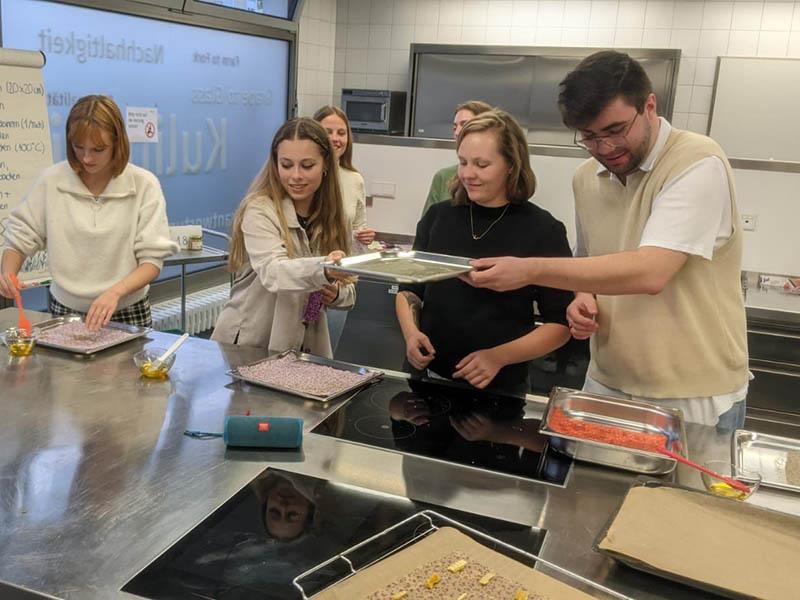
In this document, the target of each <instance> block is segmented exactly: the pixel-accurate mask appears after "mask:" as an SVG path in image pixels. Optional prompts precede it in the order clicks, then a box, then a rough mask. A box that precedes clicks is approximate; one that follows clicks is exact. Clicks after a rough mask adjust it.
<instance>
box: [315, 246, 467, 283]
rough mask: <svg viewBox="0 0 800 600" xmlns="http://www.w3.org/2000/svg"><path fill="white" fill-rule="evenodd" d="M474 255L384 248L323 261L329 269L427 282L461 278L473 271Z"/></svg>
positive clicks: (371, 277) (380, 277)
mask: <svg viewBox="0 0 800 600" xmlns="http://www.w3.org/2000/svg"><path fill="white" fill-rule="evenodd" d="M471 260H473V259H471V258H464V257H460V256H447V255H446V254H434V253H432V252H418V251H416V250H384V251H382V252H371V253H369V254H359V255H357V256H347V257H345V258H343V259H342V260H341V261H339V262H338V263H333V262H324V263H322V264H323V265H324V266H325V267H326V268H328V269H335V270H339V271H344V272H346V273H354V274H356V275H361V276H363V277H365V278H367V279H378V280H381V281H393V282H395V283H428V282H431V281H441V280H443V279H451V278H453V277H458V276H459V275H461V274H462V273H467V272H469V271H472V269H473V267H471V266H470V264H469V262H470V261H471Z"/></svg>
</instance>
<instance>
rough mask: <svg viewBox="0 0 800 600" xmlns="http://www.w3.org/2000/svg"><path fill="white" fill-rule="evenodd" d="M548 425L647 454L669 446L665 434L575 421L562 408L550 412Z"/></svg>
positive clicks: (559, 430)
mask: <svg viewBox="0 0 800 600" xmlns="http://www.w3.org/2000/svg"><path fill="white" fill-rule="evenodd" d="M548 424H549V426H550V428H551V429H552V430H553V431H555V432H557V433H562V434H564V435H569V436H572V437H575V438H580V439H584V440H590V441H593V442H602V443H605V444H612V445H614V446H622V447H624V448H632V449H634V450H644V451H645V452H656V453H658V451H659V449H661V448H665V447H666V445H667V436H666V435H664V434H660V433H648V432H645V431H629V430H627V429H623V428H621V427H614V426H613V425H604V424H602V423H590V422H588V421H583V420H580V419H573V418H572V417H570V416H569V415H568V414H567V413H565V412H564V411H563V410H562V409H561V408H554V409H553V410H552V411H551V412H550V416H549V417H548ZM673 450H674V451H675V452H679V451H680V450H679V449H678V448H673Z"/></svg>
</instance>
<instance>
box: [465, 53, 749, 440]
mask: <svg viewBox="0 0 800 600" xmlns="http://www.w3.org/2000/svg"><path fill="white" fill-rule="evenodd" d="M558 103H559V108H560V110H561V114H562V117H563V120H564V123H565V125H567V127H570V128H572V129H574V130H575V132H576V133H575V142H576V143H577V144H578V145H579V146H582V147H583V148H586V149H587V150H588V151H589V153H590V154H591V155H592V157H591V158H590V159H589V160H587V161H586V162H585V163H583V164H582V165H581V166H580V167H578V170H577V171H576V173H575V176H574V179H573V191H574V196H575V209H576V229H577V233H578V244H577V251H576V254H577V255H578V256H579V257H578V258H514V257H501V258H491V259H484V260H479V261H475V262H474V263H473V264H474V266H475V267H476V268H477V269H478V270H477V271H473V272H472V273H470V274H469V276H468V277H467V278H466V279H467V280H468V281H470V282H471V283H472V284H473V285H475V286H478V287H479V288H483V289H493V290H511V289H515V288H519V287H522V286H529V285H532V284H534V285H547V286H552V287H557V288H561V289H565V290H573V291H574V292H576V294H575V299H574V300H573V302H572V303H571V304H570V307H569V310H568V311H567V319H568V321H569V324H570V327H571V331H572V334H573V335H574V336H575V337H577V338H579V339H585V338H587V337H591V342H590V343H591V363H590V365H589V372H588V374H587V377H586V382H585V386H584V389H585V390H586V391H590V392H598V393H603V394H610V395H615V396H621V397H627V398H634V399H637V400H642V401H646V402H650V403H652V404H656V405H662V406H669V407H679V408H681V409H682V410H683V413H684V417H685V418H686V419H687V420H688V421H691V422H695V423H702V424H706V425H715V424H716V425H717V428H718V429H719V430H721V431H726V432H727V431H731V430H732V429H734V428H736V427H741V426H742V424H743V423H744V414H745V413H744V409H745V396H746V395H747V387H748V381H749V378H750V373H749V371H748V357H747V333H746V319H745V311H744V303H743V300H742V290H741V280H740V275H741V260H742V233H741V229H740V227H739V215H738V212H737V209H736V193H735V188H734V183H733V173H732V171H731V167H730V164H729V163H728V159H727V158H726V156H725V153H724V152H723V151H722V149H721V148H720V147H719V145H718V144H717V143H716V142H714V141H713V140H711V139H710V138H708V137H706V136H703V135H699V134H696V133H691V132H688V131H681V130H679V129H675V128H673V127H672V126H670V124H669V123H668V122H667V121H666V120H665V119H663V118H661V117H659V116H658V114H657V112H656V96H655V94H654V93H653V88H652V85H651V83H650V79H649V78H648V77H647V74H646V73H645V71H644V69H643V68H642V66H641V64H639V63H638V62H637V61H636V60H634V59H632V58H631V57H630V56H628V55H627V54H623V53H620V52H614V51H603V52H598V53H595V54H592V55H591V56H589V57H587V58H585V59H584V60H583V61H581V63H580V64H579V65H578V66H577V67H576V68H575V69H574V70H573V71H572V72H571V73H569V74H568V75H567V77H566V78H565V79H564V81H562V82H561V91H560V94H559V99H558ZM498 256H500V255H498Z"/></svg>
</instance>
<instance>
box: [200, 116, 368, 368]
mask: <svg viewBox="0 0 800 600" xmlns="http://www.w3.org/2000/svg"><path fill="white" fill-rule="evenodd" d="M349 247H350V228H349V227H348V225H347V222H346V220H345V213H344V208H343V206H342V196H341V191H340V188H339V178H338V174H337V168H336V159H335V156H334V152H333V148H332V147H331V144H330V142H329V141H328V136H327V133H326V132H325V130H324V129H323V128H322V126H321V125H320V124H319V123H317V122H316V121H314V120H313V119H308V118H299V119H292V120H291V121H288V122H286V123H284V124H283V125H282V126H281V127H280V128H279V129H278V131H277V132H276V133H275V137H274V138H273V140H272V146H271V148H270V154H269V158H267V162H266V163H265V164H264V166H263V167H262V168H261V171H260V172H259V174H258V175H257V176H256V178H255V179H254V180H253V182H252V183H251V184H250V188H249V189H248V191H247V194H246V195H245V197H244V199H243V200H242V202H241V204H240V205H239V208H238V209H237V210H236V214H235V215H234V219H233V235H232V239H231V246H230V258H229V261H228V267H229V268H230V270H231V271H233V272H234V273H235V274H236V275H235V278H234V283H233V287H232V288H231V297H230V300H228V302H227V303H226V304H225V306H224V308H223V309H222V313H221V314H220V316H219V319H218V320H217V324H216V327H215V328H214V332H213V333H212V335H211V339H213V340H216V341H218V342H225V343H229V344H239V345H243V346H256V347H260V348H265V349H268V350H272V351H277V352H281V351H283V350H289V349H293V350H302V351H306V352H311V353H313V354H318V355H320V356H325V357H328V358H330V357H331V356H332V352H331V344H330V338H329V336H328V327H327V323H326V317H325V310H324V308H323V306H334V307H339V308H348V307H352V306H353V304H354V302H355V288H354V286H353V284H352V283H346V282H345V280H344V277H345V276H344V275H343V274H341V273H337V272H336V271H331V272H329V271H327V270H326V269H324V268H323V266H322V258H320V257H325V256H327V259H328V260H341V258H342V257H344V256H345V254H346V250H348V249H349Z"/></svg>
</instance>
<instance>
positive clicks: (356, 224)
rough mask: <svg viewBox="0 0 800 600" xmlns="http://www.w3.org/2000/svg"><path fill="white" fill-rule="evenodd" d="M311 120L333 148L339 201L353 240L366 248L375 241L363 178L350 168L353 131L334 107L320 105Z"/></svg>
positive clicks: (351, 165) (348, 122) (342, 114)
mask: <svg viewBox="0 0 800 600" xmlns="http://www.w3.org/2000/svg"><path fill="white" fill-rule="evenodd" d="M314 120H315V121H317V122H318V123H319V124H320V125H322V127H323V128H324V129H325V131H326V132H327V133H328V139H329V140H330V141H331V146H333V152H334V154H335V155H336V164H337V166H338V171H339V185H340V187H341V190H342V201H343V202H344V210H345V214H346V216H347V220H348V223H349V224H350V228H351V229H352V231H353V237H355V239H356V240H357V241H358V242H359V243H361V244H363V245H364V246H368V245H369V244H371V243H372V242H373V240H374V239H375V230H374V229H367V205H366V192H365V191H364V178H363V177H362V176H361V173H359V172H358V171H357V170H356V168H355V167H354V166H353V132H352V131H351V130H350V121H348V120H347V115H345V114H344V113H343V112H342V110H341V109H339V108H336V107H335V106H323V107H322V108H320V109H319V110H318V111H317V112H315V113H314Z"/></svg>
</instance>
